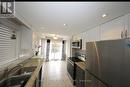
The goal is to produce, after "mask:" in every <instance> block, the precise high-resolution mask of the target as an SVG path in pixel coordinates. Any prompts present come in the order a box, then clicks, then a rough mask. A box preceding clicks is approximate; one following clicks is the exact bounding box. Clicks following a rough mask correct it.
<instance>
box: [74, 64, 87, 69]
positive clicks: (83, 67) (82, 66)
mask: <svg viewBox="0 0 130 87" xmlns="http://www.w3.org/2000/svg"><path fill="white" fill-rule="evenodd" d="M75 64H76V65H77V66H79V67H80V68H81V69H83V70H85V69H86V64H85V63H84V62H75Z"/></svg>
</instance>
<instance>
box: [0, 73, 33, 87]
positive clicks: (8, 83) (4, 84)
mask: <svg viewBox="0 0 130 87" xmlns="http://www.w3.org/2000/svg"><path fill="white" fill-rule="evenodd" d="M30 77H31V74H22V75H16V76H11V77H8V78H6V79H3V80H2V81H0V87H24V85H25V84H26V82H27V81H28V79H29V78H30Z"/></svg>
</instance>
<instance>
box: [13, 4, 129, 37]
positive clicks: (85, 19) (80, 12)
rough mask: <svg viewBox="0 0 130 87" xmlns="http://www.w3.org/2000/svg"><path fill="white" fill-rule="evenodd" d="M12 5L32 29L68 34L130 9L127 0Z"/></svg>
mask: <svg viewBox="0 0 130 87" xmlns="http://www.w3.org/2000/svg"><path fill="white" fill-rule="evenodd" d="M15 9H16V13H17V14H18V15H19V16H18V17H22V18H23V19H24V22H26V23H27V24H28V25H29V26H31V27H32V28H33V29H34V30H35V31H36V32H40V33H50V34H58V35H64V36H71V35H73V34H77V33H80V32H83V31H86V30H87V29H90V28H92V27H94V26H97V25H99V24H102V23H104V22H106V21H109V20H111V19H113V18H116V17H119V16H121V15H124V14H126V13H128V12H130V2H16V4H15ZM104 13H105V14H107V15H108V16H106V17H105V18H102V17H101V16H102V14H104ZM64 24H66V26H64Z"/></svg>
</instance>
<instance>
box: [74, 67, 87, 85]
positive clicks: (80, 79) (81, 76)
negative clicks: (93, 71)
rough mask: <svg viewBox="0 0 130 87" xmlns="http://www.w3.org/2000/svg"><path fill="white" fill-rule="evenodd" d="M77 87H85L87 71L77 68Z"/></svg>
mask: <svg viewBox="0 0 130 87" xmlns="http://www.w3.org/2000/svg"><path fill="white" fill-rule="evenodd" d="M76 87H85V71H84V70H82V69H81V68H80V67H78V66H76Z"/></svg>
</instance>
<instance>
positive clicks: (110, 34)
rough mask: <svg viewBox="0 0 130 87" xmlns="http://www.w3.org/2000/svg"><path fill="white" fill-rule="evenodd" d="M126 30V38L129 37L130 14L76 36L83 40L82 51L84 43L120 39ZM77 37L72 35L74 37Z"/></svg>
mask: <svg viewBox="0 0 130 87" xmlns="http://www.w3.org/2000/svg"><path fill="white" fill-rule="evenodd" d="M125 30H127V31H128V32H127V34H128V37H130V13H128V14H126V15H123V16H121V17H118V18H116V19H113V20H111V21H108V22H106V23H103V24H101V25H98V26H96V27H94V28H91V29H89V30H88V29H86V31H84V32H83V33H80V35H79V34H77V35H78V36H81V37H82V39H83V44H82V45H83V50H84V49H85V45H86V42H91V41H100V40H114V39H121V32H122V31H125ZM77 35H74V36H75V37H76V36H77Z"/></svg>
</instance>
